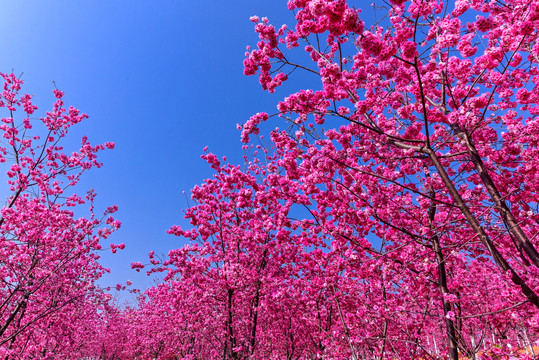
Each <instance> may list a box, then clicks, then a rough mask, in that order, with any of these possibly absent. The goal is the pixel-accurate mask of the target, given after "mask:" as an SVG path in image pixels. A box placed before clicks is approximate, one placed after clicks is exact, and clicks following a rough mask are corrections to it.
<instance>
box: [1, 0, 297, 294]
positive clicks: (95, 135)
mask: <svg viewBox="0 0 539 360" xmlns="http://www.w3.org/2000/svg"><path fill="white" fill-rule="evenodd" d="M251 15H259V16H268V17H269V18H270V21H272V22H273V23H275V24H276V25H281V24H282V23H291V16H292V15H291V13H290V12H289V11H288V10H287V6H286V1H275V0H233V1H226V2H224V1H210V2H200V1H182V0H175V1H172V0H162V1H151V2H150V1H137V0H131V1H123V0H122V1H120V0H114V1H110V0H109V1H103V0H93V1H89V0H77V1H72V0H70V1H68V0H56V1H43V0H41V1H38V0H31V1H11V2H6V3H4V4H3V13H2V21H0V37H1V39H2V42H1V45H0V46H1V47H2V56H1V57H0V71H2V72H10V71H12V70H13V71H14V72H15V73H16V74H21V73H23V75H22V78H23V80H24V81H25V86H24V88H23V90H24V91H25V92H28V93H30V94H32V95H34V96H35V103H36V104H37V105H38V106H39V107H40V111H46V110H48V108H49V107H50V106H51V104H52V102H53V97H52V93H51V90H52V89H53V87H54V86H53V81H54V82H55V84H56V86H57V87H58V88H59V89H60V90H62V91H65V93H66V97H65V101H66V103H67V104H68V105H74V106H75V107H78V108H79V109H81V110H82V111H83V112H85V113H87V114H89V115H90V119H88V120H86V121H85V122H84V123H82V124H80V125H79V126H77V127H76V128H75V129H74V131H73V132H72V134H71V138H70V139H71V140H72V141H73V143H75V144H76V143H78V142H79V141H80V137H81V136H82V135H88V137H89V138H90V140H91V141H92V143H103V142H105V141H113V142H115V143H116V149H115V150H113V151H108V152H107V153H103V154H102V156H101V158H100V159H101V160H102V161H103V162H104V163H105V165H104V167H103V168H101V169H99V170H94V171H92V172H91V173H89V174H87V176H86V177H85V180H84V181H83V182H82V184H81V186H80V187H79V192H80V193H83V192H84V190H86V189H89V188H95V189H96V191H97V193H98V206H100V207H101V208H103V209H104V208H105V207H106V206H108V205H111V204H116V205H118V206H119V211H118V213H117V218H118V219H120V220H121V221H122V228H121V229H120V231H119V232H118V233H116V234H115V235H114V236H113V237H112V238H111V239H110V242H114V243H121V242H125V244H126V246H127V247H126V249H125V250H123V251H121V252H118V253H117V254H115V255H112V254H110V252H108V251H107V252H104V253H103V263H104V264H105V265H106V266H108V267H110V268H111V270H112V274H111V275H107V276H106V277H105V278H104V279H103V284H106V285H114V284H116V283H118V282H125V281H126V280H128V279H129V280H131V281H133V283H134V285H135V286H137V287H139V288H144V287H147V286H149V285H151V284H152V280H151V279H148V278H147V277H146V275H145V274H142V273H136V272H135V271H134V270H131V269H130V264H131V262H132V261H142V262H145V261H146V260H147V254H148V252H149V251H151V250H155V251H156V254H160V253H167V252H168V250H169V249H171V248H177V247H180V246H181V245H182V244H183V242H182V240H181V239H179V238H176V237H173V236H170V235H167V234H166V230H167V229H168V228H170V226H172V225H173V224H185V221H184V220H183V216H182V213H181V210H182V209H184V208H185V207H186V206H187V205H186V201H185V197H184V196H183V195H182V191H186V192H188V191H189V189H190V188H192V187H193V186H194V185H195V184H198V183H200V182H202V181H203V179H204V178H207V177H208V176H211V174H212V172H211V169H210V168H209V167H208V166H206V164H205V162H204V161H203V160H201V159H200V154H201V153H202V149H203V148H204V146H206V145H208V146H209V148H210V151H212V152H214V153H216V154H218V155H220V156H222V155H226V156H227V157H228V159H229V160H230V161H231V162H233V163H239V162H240V161H241V157H242V155H243V151H242V150H241V143H240V134H239V132H238V130H237V129H236V124H237V123H243V122H245V121H246V120H247V119H248V118H249V117H250V116H251V115H252V114H254V113H256V112H259V111H267V112H273V111H274V110H275V105H276V103H277V101H278V100H279V99H281V98H282V97H283V96H284V95H285V94H284V93H282V92H277V93H276V94H274V95H269V94H267V93H263V92H262V90H261V87H260V85H259V84H258V79H257V78H256V77H245V76H244V75H243V67H242V61H243V59H244V52H245V46H246V45H254V44H255V43H256V41H257V37H256V34H255V33H254V31H253V24H252V23H251V22H250V21H249V17H250V16H251ZM42 113H43V112H40V114H42ZM106 244H108V243H106Z"/></svg>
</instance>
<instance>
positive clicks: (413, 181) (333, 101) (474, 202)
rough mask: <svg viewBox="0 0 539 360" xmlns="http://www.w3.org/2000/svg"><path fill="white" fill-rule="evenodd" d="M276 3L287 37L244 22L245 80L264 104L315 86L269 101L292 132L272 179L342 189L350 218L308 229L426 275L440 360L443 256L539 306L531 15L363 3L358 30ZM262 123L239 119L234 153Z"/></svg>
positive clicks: (338, 16)
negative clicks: (304, 77) (300, 78)
mask: <svg viewBox="0 0 539 360" xmlns="http://www.w3.org/2000/svg"><path fill="white" fill-rule="evenodd" d="M288 5H289V9H290V10H292V11H294V12H295V15H296V20H297V24H296V25H295V27H294V28H287V27H285V26H283V27H281V28H279V29H276V28H275V27H274V26H272V25H270V24H269V21H268V20H267V19H262V21H261V22H260V21H259V19H258V18H257V17H254V18H252V20H253V21H254V22H255V23H256V27H255V30H256V32H257V33H258V34H259V37H260V41H259V42H258V44H257V48H256V49H254V50H252V51H249V52H248V53H247V54H246V55H247V58H246V60H245V62H244V65H245V74H246V75H253V74H255V73H258V74H259V78H260V83H261V84H262V87H263V88H264V89H265V90H268V91H269V92H273V91H275V88H276V87H277V86H279V85H281V83H282V82H283V81H286V80H287V79H288V77H289V76H290V75H291V74H292V72H294V71H305V72H308V73H310V74H312V75H313V76H317V77H318V78H319V79H320V80H321V82H320V85H321V86H320V89H312V90H310V89H303V90H301V91H299V92H297V93H294V94H291V95H290V96H288V97H286V98H285V99H284V100H283V101H282V102H280V103H279V105H278V110H279V112H278V114H277V115H278V116H279V117H282V118H284V119H286V120H288V121H289V124H290V126H291V128H292V131H289V132H285V133H282V132H278V131H276V132H274V135H273V136H274V139H275V140H276V141H277V144H279V143H284V144H285V145H284V146H285V147H287V148H288V149H290V150H288V149H286V153H287V155H286V154H285V155H284V159H286V158H287V157H288V158H289V160H288V166H289V168H290V169H289V170H287V171H290V172H291V173H292V174H293V176H298V173H299V174H300V175H299V176H300V180H299V181H301V182H302V183H304V184H305V186H306V191H310V192H311V193H314V192H318V191H320V187H319V186H316V185H317V184H324V186H325V187H326V188H327V187H329V186H331V187H332V188H334V190H332V191H331V193H330V194H328V193H327V192H326V195H324V196H330V197H332V198H335V195H334V193H335V191H342V192H347V193H348V198H355V199H356V200H355V201H354V206H343V205H344V204H343V203H337V202H336V201H334V200H333V199H332V200H331V201H327V205H326V209H324V210H323V211H320V210H319V211H317V212H314V211H313V217H314V218H316V219H330V221H326V225H325V227H326V228H327V229H328V231H331V232H332V233H333V234H334V236H335V237H336V239H337V238H342V239H343V241H344V240H346V241H347V242H348V243H350V244H357V246H359V247H361V248H363V249H366V251H371V252H372V250H371V249H370V248H371V246H370V244H369V243H370V242H369V243H367V244H365V240H367V239H365V238H363V239H362V237H364V236H365V234H366V233H368V232H374V234H376V236H377V237H378V238H379V239H383V244H384V245H386V246H385V249H386V251H385V252H383V251H380V254H379V255H380V256H382V257H383V258H385V259H386V261H385V263H386V264H387V263H388V262H390V261H397V262H398V263H403V264H413V263H416V264H417V262H418V261H417V259H418V258H419V259H425V260H426V262H428V263H432V265H433V267H434V268H433V269H432V270H431V271H432V272H433V273H436V275H435V276H434V279H432V278H431V280H432V281H434V282H435V284H436V286H437V287H438V289H439V292H440V295H441V298H442V300H441V303H442V307H443V312H444V318H445V319H446V320H445V322H446V324H445V326H446V333H447V339H448V343H449V352H450V355H451V357H452V358H456V357H457V356H458V355H457V352H458V350H459V347H461V349H462V345H461V344H459V343H460V342H461V341H460V339H461V337H462V336H463V335H462V334H461V333H458V329H457V328H456V327H457V323H458V321H459V317H457V316H456V315H455V314H456V312H457V311H456V310H458V308H459V301H460V300H459V299H458V294H457V289H456V288H457V287H458V282H459V281H461V279H460V278H458V277H456V276H455V274H454V270H452V269H450V268H451V266H452V264H451V262H452V261H451V260H452V258H453V257H454V258H455V260H456V259H458V258H460V259H461V261H464V262H473V261H479V262H481V261H486V262H491V263H493V264H495V266H496V267H497V268H498V269H499V273H500V274H501V276H502V277H501V278H500V281H504V282H505V283H506V290H504V291H505V292H508V293H507V294H509V293H510V294H512V295H511V296H514V297H515V300H514V303H513V304H514V305H516V304H517V303H519V302H525V303H526V304H532V305H533V306H535V307H539V298H538V297H537V291H536V290H535V289H536V287H537V279H538V277H537V267H538V266H539V256H538V252H537V239H536V236H535V235H536V233H537V230H536V228H537V203H536V197H537V192H536V189H537V186H536V184H535V181H536V180H535V179H536V177H535V176H534V175H533V170H532V169H533V168H534V166H535V165H534V164H535V162H536V158H537V157H536V156H535V154H536V151H537V150H536V147H537V141H536V137H537V131H536V129H535V128H536V125H535V121H536V116H537V109H539V107H537V99H538V98H537V94H536V93H537V87H536V85H535V84H536V76H537V60H538V58H537V49H538V48H537V45H536V39H537V32H536V31H535V28H536V26H535V25H536V22H537V21H538V19H539V18H538V13H537V11H538V5H539V4H537V3H536V2H535V1H504V2H502V1H456V2H455V4H454V5H453V4H451V5H450V6H449V7H448V6H446V5H445V4H444V3H442V2H439V1H391V3H387V4H382V6H379V5H380V4H375V6H376V5H378V6H377V7H376V14H377V16H378V17H381V19H380V20H378V21H377V22H376V23H373V22H372V21H371V24H366V22H365V21H364V20H362V19H360V16H359V15H360V12H359V10H358V9H355V8H352V7H350V6H349V4H347V2H346V1H325V0H314V1H304V0H297V1H289V2H288ZM299 49H303V50H305V51H306V52H307V53H308V55H309V56H310V58H311V60H312V62H311V64H307V63H304V62H296V61H295V60H293V59H294V58H298V59H302V57H299V56H297V55H294V51H295V50H299ZM296 52H297V51H296ZM268 118H269V116H268V115H267V114H265V113H264V114H257V115H255V116H253V117H252V118H251V120H250V121H249V122H247V123H246V124H245V125H244V126H243V137H244V140H246V141H247V139H248V137H249V135H251V134H253V133H255V134H256V132H257V131H258V130H257V129H258V128H257V126H258V124H259V123H260V122H261V121H265V120H267V119H268ZM324 123H325V125H326V126H329V129H328V130H322V129H321V126H322V125H323V124H324ZM285 138H286V140H285ZM292 142H293V143H294V144H295V146H294V148H292V146H291V144H290V143H292ZM277 146H279V145H277ZM301 170H304V171H305V172H304V173H303V174H302V172H301ZM302 175H303V177H301V176H302ZM313 178H318V179H313ZM310 183H311V184H313V185H311V184H310ZM337 188H340V190H337ZM347 212H348V214H347ZM351 216H354V217H360V219H361V222H359V225H360V226H357V225H358V221H357V220H355V221H354V220H353V219H352V218H351ZM352 226H355V227H356V231H350V230H351V229H350V228H351V227H352ZM347 229H350V230H347ZM357 230H359V231H357ZM409 245H412V246H409ZM416 245H417V246H416ZM394 248H398V249H401V250H402V249H404V248H415V249H416V250H413V251H412V250H409V252H410V253H409V254H406V255H407V256H406V258H397V259H396V260H389V259H390V258H393V257H398V256H394V255H389V254H387V253H388V252H392V251H393V249H394ZM418 251H419V252H420V253H418ZM384 266H385V265H384ZM448 268H449V269H448ZM415 270H417V269H415ZM507 280H510V281H511V283H512V286H510V284H509V283H507ZM500 295H501V294H500ZM455 296H457V299H455ZM500 301H502V299H500ZM526 306H527V305H526ZM460 315H461V317H460V318H462V316H465V315H464V314H460ZM466 316H479V313H477V312H475V311H474V312H470V313H468V314H467V315H466ZM534 316H536V313H535V315H534Z"/></svg>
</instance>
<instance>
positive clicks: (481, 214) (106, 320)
mask: <svg viewBox="0 0 539 360" xmlns="http://www.w3.org/2000/svg"><path fill="white" fill-rule="evenodd" d="M357 3H358V2H353V1H348V2H347V1H345V0H290V1H288V9H289V11H292V12H293V13H294V15H295V19H296V21H295V23H294V24H292V26H284V25H283V26H279V25H277V26H275V25H272V24H271V23H270V21H269V20H268V19H266V18H262V19H260V18H258V17H256V16H254V17H252V18H251V20H252V21H253V22H254V24H255V31H256V33H257V35H258V38H259V40H258V42H257V43H256V46H254V47H253V48H249V49H248V51H247V52H246V58H245V61H244V72H245V75H252V76H257V77H258V79H259V82H260V84H261V85H262V88H263V89H264V90H267V91H268V92H271V93H273V92H276V91H278V90H281V89H279V87H280V86H281V85H283V83H285V82H290V83H291V84H296V83H298V82H299V83H301V82H302V81H303V80H304V79H306V77H307V76H309V77H311V80H312V79H315V80H317V83H316V84H317V85H315V86H314V87H313V88H304V86H301V85H300V88H301V90H299V91H297V92H294V93H291V94H288V95H287V96H284V98H283V100H282V101H280V102H279V103H278V105H277V112H276V113H274V114H271V113H258V114H256V115H254V116H253V117H251V119H249V120H248V121H247V122H246V123H245V124H243V125H242V126H240V129H241V136H242V139H243V141H244V142H245V145H244V147H245V149H246V151H247V154H248V155H246V157H245V162H244V164H242V165H239V166H236V165H233V164H227V163H226V162H225V161H224V160H222V161H221V160H220V159H219V158H218V157H217V156H216V155H214V154H212V153H209V152H207V151H205V153H204V155H203V156H202V158H203V159H204V160H206V161H207V162H208V164H209V166H211V167H212V168H213V170H214V171H215V175H214V176H213V177H212V178H210V179H207V180H205V181H204V182H203V184H201V185H200V186H196V187H195V188H193V189H192V199H193V200H194V201H195V203H194V205H193V206H190V207H189V208H188V209H187V210H186V211H185V217H186V218H187V219H189V220H190V223H191V228H189V229H187V228H182V227H179V226H174V227H173V228H171V229H170V231H169V232H170V233H171V234H174V235H177V236H180V237H183V238H185V239H187V240H188V241H189V244H188V245H186V246H184V247H182V248H180V249H177V250H173V251H171V252H170V253H169V256H168V257H167V258H166V259H157V258H156V257H154V254H153V253H150V259H149V263H150V264H148V265H145V264H142V263H133V268H135V269H137V271H140V270H141V269H143V268H145V267H148V268H149V270H148V272H149V273H154V272H163V273H164V274H165V277H164V280H163V282H162V283H161V284H159V285H157V286H155V287H153V288H151V289H148V290H147V291H146V292H145V293H144V294H143V295H142V296H141V297H140V302H139V304H138V307H137V308H134V309H125V310H119V309H117V308H114V307H112V306H110V305H109V304H108V303H107V302H106V299H105V298H103V296H101V295H100V293H99V292H98V291H96V290H95V287H93V281H94V280H95V279H96V278H97V277H98V276H99V274H100V273H101V272H102V271H103V269H101V268H100V267H99V266H97V264H96V262H95V256H93V255H92V254H95V253H94V250H96V249H97V247H98V245H97V244H98V240H99V238H100V237H106V236H107V235H108V234H109V233H110V231H112V230H114V229H116V228H117V227H118V223H117V222H116V221H115V220H113V219H112V218H111V220H105V221H104V224H103V223H101V222H99V221H98V220H95V218H94V216H93V215H92V216H91V217H90V219H83V220H80V222H79V220H74V219H73V216H72V213H70V212H68V211H67V210H66V209H65V207H67V206H70V205H75V204H78V203H79V202H82V201H83V200H84V199H82V198H79V197H67V198H64V197H62V196H61V194H63V191H64V190H63V187H62V185H60V183H59V181H60V180H56V179H57V178H59V177H60V178H63V177H65V176H68V178H67V180H68V181H71V182H73V181H76V180H77V179H78V176H79V175H80V172H78V171H83V170H86V169H87V168H88V167H92V166H97V165H98V163H96V162H95V159H94V155H95V152H96V151H97V150H100V149H101V148H100V147H97V148H96V147H92V146H90V145H89V144H87V142H86V140H84V141H83V149H85V150H83V149H81V151H80V152H78V153H77V154H76V155H75V154H74V155H73V156H71V157H69V156H67V155H62V154H61V149H59V148H58V147H57V146H56V143H55V141H56V139H59V138H61V137H62V136H63V134H65V131H64V130H65V126H66V124H67V125H70V124H72V123H74V122H78V121H79V120H80V119H81V116H82V115H80V114H79V113H78V112H76V111H74V110H73V111H68V112H62V111H60V110H59V109H60V108H61V106H62V105H61V103H60V105H57V106H55V110H54V111H53V112H51V113H50V115H48V116H47V117H45V118H44V119H43V121H44V123H45V125H47V126H50V127H48V128H49V129H52V130H50V131H51V140H47V141H46V142H45V144H44V145H42V146H41V147H40V146H37V145H36V146H34V147H32V146H33V145H32V144H34V141H33V140H32V141H30V142H29V140H28V139H29V138H27V137H21V139H19V137H20V135H19V134H21V131H20V129H19V127H17V126H14V125H11V124H12V122H11V121H12V120H10V118H8V119H7V120H5V121H4V122H5V123H6V125H2V129H3V130H4V132H5V134H6V135H5V136H4V137H5V138H6V139H7V141H8V142H12V143H14V144H15V145H14V146H12V144H11V143H10V145H9V146H6V147H5V150H4V157H5V158H6V160H7V159H8V155H9V154H14V155H10V156H11V157H9V160H10V161H12V163H13V165H12V166H11V170H10V173H8V175H9V176H10V177H11V179H12V180H11V183H10V184H11V186H12V191H13V194H14V195H13V196H12V197H11V198H10V199H11V200H10V201H11V202H10V203H9V204H10V205H9V206H7V207H6V208H5V209H4V210H3V217H2V220H1V221H2V222H1V223H0V225H1V226H2V227H1V229H2V231H3V236H4V238H5V240H3V241H4V243H5V244H6V245H5V247H2V249H4V248H5V249H6V250H2V251H3V255H2V256H3V258H5V259H7V260H5V263H6V265H5V266H3V267H2V271H3V272H4V273H5V274H4V275H3V276H2V278H3V279H5V280H4V281H5V285H4V288H2V289H3V290H2V291H4V292H3V294H2V296H4V297H3V299H2V301H3V302H2V304H5V305H1V306H4V308H0V310H2V309H5V310H2V311H3V312H2V313H1V314H2V315H1V316H2V320H3V322H4V324H6V325H3V328H2V329H4V330H2V329H0V331H3V332H0V337H1V338H0V341H4V344H9V350H1V351H8V352H9V353H8V355H7V356H8V357H9V356H11V357H15V358H16V356H21V357H22V355H18V354H24V356H27V357H34V358H40V357H45V356H47V354H49V353H50V352H53V351H57V353H58V354H66V355H65V356H67V357H71V358H73V357H77V356H78V357H82V356H86V357H93V358H99V359H118V358H121V359H152V358H157V359H193V360H194V359H234V360H243V359H245V360H247V359H290V360H292V359H342V360H345V359H444V358H449V359H458V358H468V359H494V358H496V359H511V358H514V359H531V358H532V357H534V356H535V355H537V354H534V349H533V345H534V343H535V342H536V341H537V340H539V297H538V294H539V252H538V247H539V239H538V238H537V234H538V233H539V192H538V189H539V118H538V115H539V86H537V85H536V84H537V83H539V68H538V65H539V42H538V41H537V40H538V36H539V34H538V31H537V30H536V29H537V28H539V1H538V0H505V1H502V0H499V1H498V0H492V1H490V0H456V1H455V2H454V3H453V2H452V3H450V4H445V3H443V2H440V1H437V0H409V1H406V0H391V1H389V2H382V1H377V2H376V3H375V4H374V5H373V6H374V8H375V12H376V21H374V22H373V21H372V17H371V16H365V15H364V14H366V13H370V12H371V11H372V8H371V7H366V8H365V9H364V12H362V11H361V9H359V8H357V6H358V4H357ZM301 73H304V74H305V75H300V74H301ZM9 79H12V80H10V81H12V83H13V84H17V82H16V81H15V79H13V78H9ZM311 80H310V81H311ZM310 83H313V84H314V82H312V81H311V82H310ZM6 86H7V87H8V88H7V90H6V91H5V92H4V95H3V96H4V97H5V98H6V96H11V95H9V94H10V93H11V92H13V91H12V90H9V89H10V88H9V86H11V83H9V81H8V82H7V85H6ZM6 94H7V95H6ZM58 96H60V95H58ZM60 97H61V96H60ZM6 99H7V98H6ZM26 99H27V98H21V99H20V100H18V101H19V102H18V103H17V105H20V106H23V107H24V108H25V111H26V112H28V111H30V112H31V111H33V109H32V108H31V107H29V106H27V105H26V104H27V103H28V102H27V100H26ZM59 101H61V100H60V99H59ZM4 103H5V101H4ZM7 104H8V103H5V104H4V105H7ZM11 106H14V105H11ZM58 112H60V114H58ZM63 119H69V120H65V122H64V120H63ZM59 122H60V123H61V124H60V125H56V124H59ZM25 123H26V122H25ZM49 124H51V125H49ZM56 126H59V127H56ZM276 126H277V128H276ZM268 127H269V130H268ZM10 129H13V130H10ZM260 129H262V131H261V130H260ZM271 129H274V130H271ZM23 134H25V133H24V132H23ZM262 134H266V136H263V135H262ZM268 134H269V136H268ZM12 137H13V138H12ZM268 138H269V139H268ZM256 143H265V144H269V146H265V147H262V146H256V145H255V144H256ZM50 144H53V145H50ZM51 146H52V148H51ZM25 154H26V155H25ZM28 154H30V155H28ZM40 154H41V155H40ZM39 159H43V160H39ZM36 164H37V165H36ZM40 166H41V167H40ZM71 167H73V168H75V169H77V170H76V171H75V174H74V175H68V171H67V170H68V169H71ZM34 173H35V174H34ZM70 173H71V172H70ZM55 181H56V182H55ZM68 184H69V185H70V184H71V183H70V182H68ZM30 186H32V187H33V189H36V190H35V191H29V189H30ZM19 189H21V190H19ZM25 194H26V195H25ZM92 196H93V195H92V194H90V195H89V199H88V200H86V201H91V198H92ZM110 211H112V210H109V212H110ZM44 213H46V214H47V215H46V216H41V214H44ZM49 213H51V214H50V215H48V214H49ZM53 217H57V218H58V221H54V222H53V223H50V222H47V221H48V220H50V219H51V218H53ZM3 219H5V220H3ZM27 224H28V225H27ZM102 226H104V227H102ZM95 228H100V229H101V230H97V235H93V234H94V233H93V230H94V229H95ZM36 232H37V233H36ZM36 234H38V235H36ZM49 239H50V240H49ZM66 239H69V241H70V242H69V244H70V245H69V246H68V248H67V249H64V247H63V246H64V244H66V242H67V240H66ZM37 240H39V241H37ZM60 240H62V241H63V242H61V245H60V243H59V242H58V241H60ZM41 242H43V244H41ZM71 242H73V244H77V245H76V246H75V245H71ZM10 246H11V248H10ZM66 246H67V245H66ZM73 247H74V248H75V250H71V249H72V248H73ZM118 247H120V246H118ZM41 249H50V250H47V251H45V252H40V251H41ZM114 249H116V246H114ZM70 251H71V252H70ZM56 252H58V253H59V254H63V255H56V257H54V256H53V255H52V254H55V253H56ZM19 253H21V255H19ZM13 254H17V255H16V256H14V255H13ZM33 254H34V255H33ZM75 255H76V256H75ZM49 257H51V259H49ZM21 259H22V260H21ZM34 263H35V265H34ZM54 264H57V265H54ZM68 264H69V265H68ZM61 266H64V267H66V268H69V269H70V271H66V270H64V271H62V272H60V271H56V270H55V269H57V268H59V267H61ZM19 268H22V269H23V270H18V269H19ZM88 269H90V270H88ZM15 270H16V271H15ZM10 271H11V272H10ZM21 274H25V275H24V276H22V275H21ZM26 274H28V275H26ZM83 274H84V275H83ZM92 274H93V275H92ZM38 284H39V286H38ZM53 285H54V286H53ZM34 289H35V290H34ZM44 292H48V293H52V294H54V296H52V297H51V296H50V295H44ZM4 294H5V295H4ZM46 296H48V297H46ZM45 298H47V299H56V298H58V301H56V302H55V301H54V300H47V301H49V302H50V304H49V303H48V302H47V301H42V300H41V299H45ZM4 299H5V300H4ZM31 299H36V301H31ZM81 302H85V303H87V304H89V303H91V304H93V305H92V306H86V307H83V306H80V303H81ZM19 304H20V305H19ZM62 304H66V305H65V306H64V305H62ZM60 307H62V310H61V311H56V312H53V311H51V310H48V309H60ZM79 312H80V313H79ZM52 313H54V314H57V317H54V316H53V315H51V314H52ZM12 314H14V315H12ZM45 319H47V321H45ZM72 319H77V321H72ZM62 324H65V325H62ZM68 325H69V326H68ZM54 327H58V329H60V328H61V329H68V330H63V331H65V332H60V331H59V330H58V331H51V333H54V334H57V335H58V336H57V338H53V337H52V336H44V335H41V336H40V335H35V334H41V333H40V332H39V331H38V332H35V331H34V328H35V329H39V330H40V331H42V333H44V332H47V330H48V329H50V328H54ZM30 329H32V332H30ZM61 334H66V335H65V336H64V335H61ZM85 336H86V339H90V340H88V341H82V342H81V340H80V339H81V338H84V337H85ZM49 342H50V344H49ZM4 348H6V346H4ZM2 349H3V348H2ZM70 351H71V352H70Z"/></svg>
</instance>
